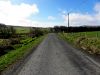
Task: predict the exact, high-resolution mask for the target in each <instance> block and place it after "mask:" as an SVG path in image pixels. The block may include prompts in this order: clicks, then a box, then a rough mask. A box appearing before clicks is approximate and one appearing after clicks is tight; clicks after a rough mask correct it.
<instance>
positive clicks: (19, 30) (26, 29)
mask: <svg viewBox="0 0 100 75" xmlns="http://www.w3.org/2000/svg"><path fill="white" fill-rule="evenodd" d="M14 29H16V33H29V32H30V28H29V27H14Z"/></svg>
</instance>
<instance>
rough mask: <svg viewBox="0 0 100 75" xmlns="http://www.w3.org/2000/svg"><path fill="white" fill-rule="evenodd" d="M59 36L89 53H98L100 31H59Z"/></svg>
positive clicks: (99, 48)
mask: <svg viewBox="0 0 100 75" xmlns="http://www.w3.org/2000/svg"><path fill="white" fill-rule="evenodd" d="M59 36H60V37H61V38H63V39H64V40H67V41H68V42H69V43H71V44H73V45H75V46H77V47H79V48H82V49H83V50H85V51H86V52H88V53H90V54H100V31H94V32H78V33H59Z"/></svg>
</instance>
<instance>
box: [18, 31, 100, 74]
mask: <svg viewBox="0 0 100 75" xmlns="http://www.w3.org/2000/svg"><path fill="white" fill-rule="evenodd" d="M17 75H100V65H99V64H98V63H97V62H96V61H94V60H93V59H92V58H91V57H89V56H88V55H87V54H85V53H83V52H82V51H80V50H78V49H75V48H73V47H72V46H70V45H69V44H68V43H66V42H64V41H62V40H60V39H58V37H57V35H56V34H54V33H51V34H48V36H47V37H46V38H45V39H44V41H43V42H42V43H41V44H40V45H39V46H38V48H37V49H36V50H35V52H33V53H32V54H31V57H30V58H29V60H28V61H27V62H25V64H24V65H23V67H22V68H21V69H20V71H19V72H18V74H17Z"/></svg>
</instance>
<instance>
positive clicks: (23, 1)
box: [0, 0, 100, 27]
mask: <svg viewBox="0 0 100 75" xmlns="http://www.w3.org/2000/svg"><path fill="white" fill-rule="evenodd" d="M68 12H70V15H69V16H70V26H80V25H92V26H93V25H100V0H0V23H4V24H7V25H18V26H33V27H34V26H35V27H36V26H38V27H52V26H54V25H67V13H68Z"/></svg>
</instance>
